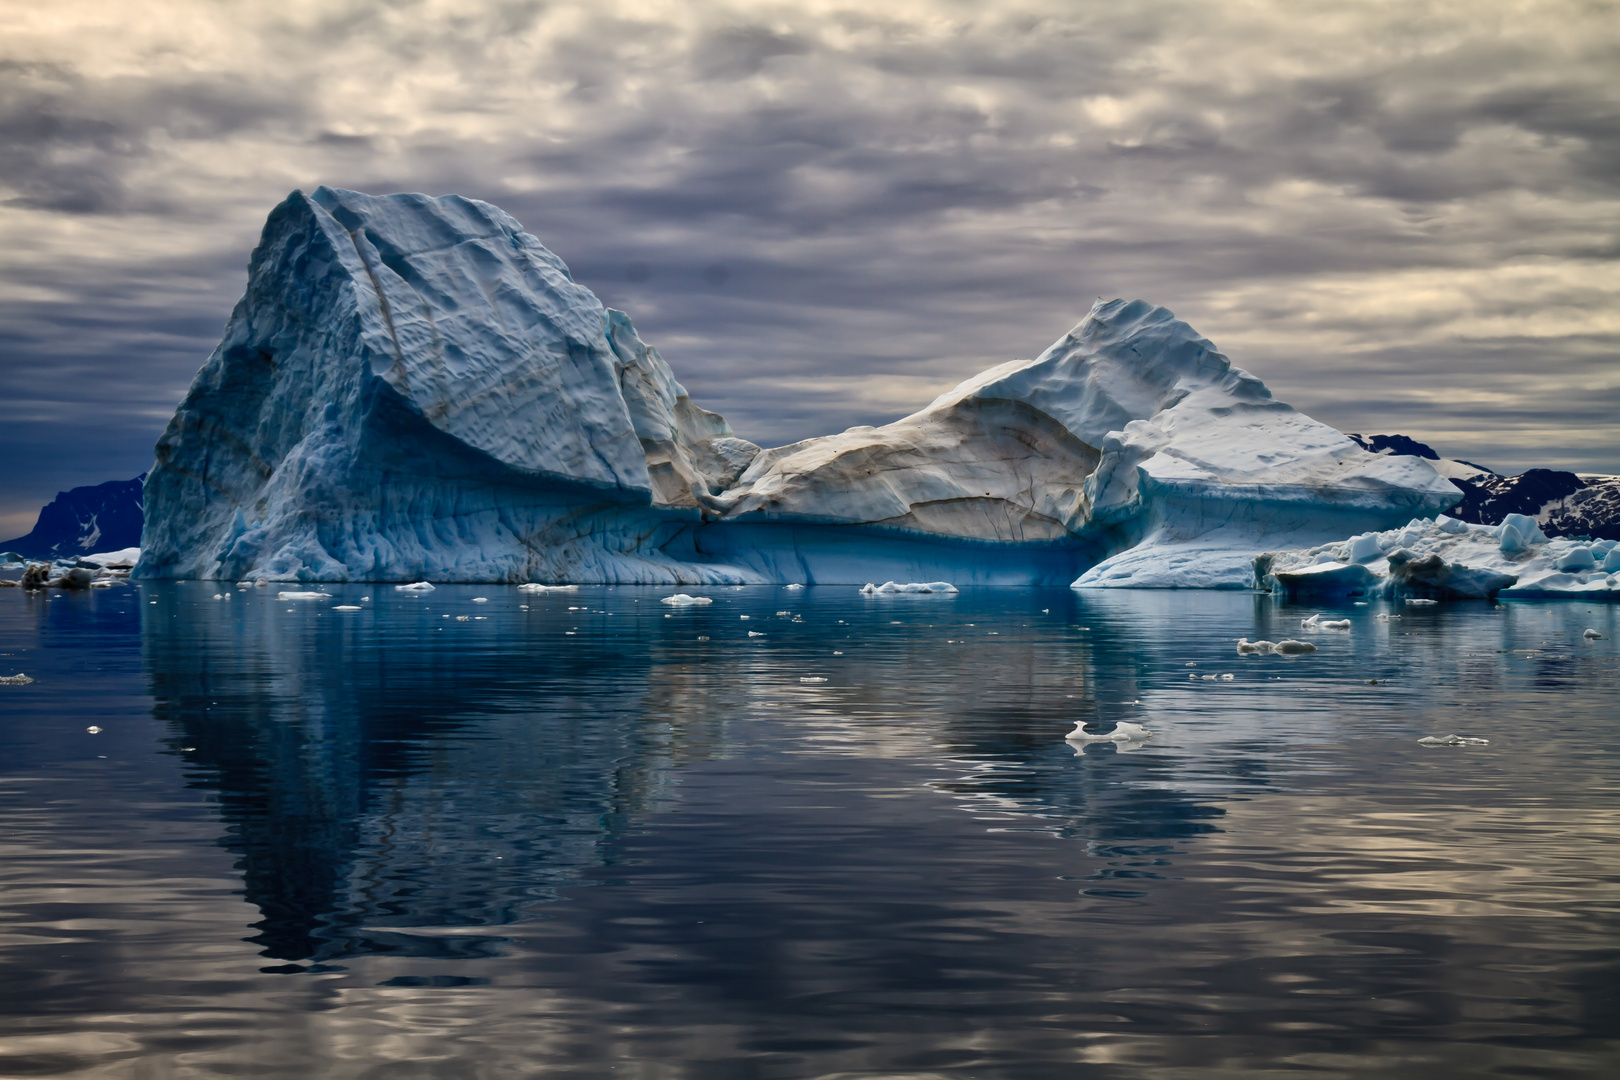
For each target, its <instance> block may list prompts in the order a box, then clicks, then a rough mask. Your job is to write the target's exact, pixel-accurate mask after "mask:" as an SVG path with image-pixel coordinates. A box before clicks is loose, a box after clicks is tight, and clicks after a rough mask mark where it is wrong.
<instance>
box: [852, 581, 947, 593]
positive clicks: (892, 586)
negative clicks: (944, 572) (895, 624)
mask: <svg viewBox="0 0 1620 1080" xmlns="http://www.w3.org/2000/svg"><path fill="white" fill-rule="evenodd" d="M860 591H861V595H862V596H895V595H898V594H900V593H954V592H957V591H958V590H957V588H956V586H955V585H952V584H951V583H950V582H948V581H908V582H906V583H905V584H903V585H902V584H901V583H900V582H898V581H885V582H884V583H883V584H881V585H874V584H872V583H871V582H870V581H868V582H867V583H866V584H865V585H862V586H861V590H860Z"/></svg>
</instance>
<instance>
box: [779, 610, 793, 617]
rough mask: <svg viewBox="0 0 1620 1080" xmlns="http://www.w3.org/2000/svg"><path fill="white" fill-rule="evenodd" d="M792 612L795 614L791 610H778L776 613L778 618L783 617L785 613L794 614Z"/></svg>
mask: <svg viewBox="0 0 1620 1080" xmlns="http://www.w3.org/2000/svg"><path fill="white" fill-rule="evenodd" d="M792 614H793V612H791V611H778V612H777V613H776V615H777V618H781V617H782V616H784V615H792Z"/></svg>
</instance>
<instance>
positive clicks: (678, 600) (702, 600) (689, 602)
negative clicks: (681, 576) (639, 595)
mask: <svg viewBox="0 0 1620 1080" xmlns="http://www.w3.org/2000/svg"><path fill="white" fill-rule="evenodd" d="M659 603H660V604H668V605H669V606H670V607H692V606H694V605H697V604H712V603H714V598H713V597H709V596H688V595H686V594H685V593H683V592H678V593H676V594H675V595H674V596H666V597H664V598H663V599H662V600H660V601H659ZM743 617H744V618H747V616H746V615H745V616H743Z"/></svg>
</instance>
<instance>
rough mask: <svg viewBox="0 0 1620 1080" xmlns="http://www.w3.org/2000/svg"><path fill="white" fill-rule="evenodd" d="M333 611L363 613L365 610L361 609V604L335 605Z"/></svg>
mask: <svg viewBox="0 0 1620 1080" xmlns="http://www.w3.org/2000/svg"><path fill="white" fill-rule="evenodd" d="M332 610H333V611H361V610H363V609H362V608H361V607H360V605H359V604H334V605H333V607H332Z"/></svg>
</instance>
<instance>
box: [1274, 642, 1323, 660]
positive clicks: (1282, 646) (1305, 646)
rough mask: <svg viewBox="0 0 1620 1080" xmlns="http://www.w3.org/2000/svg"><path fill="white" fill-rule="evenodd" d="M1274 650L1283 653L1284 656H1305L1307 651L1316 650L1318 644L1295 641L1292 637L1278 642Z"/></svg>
mask: <svg viewBox="0 0 1620 1080" xmlns="http://www.w3.org/2000/svg"><path fill="white" fill-rule="evenodd" d="M1274 651H1275V652H1278V653H1281V654H1282V655H1283V656H1303V655H1304V654H1305V653H1312V652H1315V651H1316V646H1315V645H1312V644H1311V643H1310V642H1308V641H1295V640H1293V639H1292V638H1285V639H1284V640H1282V641H1279V642H1277V644H1276V645H1275V646H1274Z"/></svg>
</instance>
